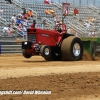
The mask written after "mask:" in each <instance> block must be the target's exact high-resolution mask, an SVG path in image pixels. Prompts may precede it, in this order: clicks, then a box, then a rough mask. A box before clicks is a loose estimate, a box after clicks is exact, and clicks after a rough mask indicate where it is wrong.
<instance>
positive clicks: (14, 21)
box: [11, 14, 16, 26]
mask: <svg viewBox="0 0 100 100" xmlns="http://www.w3.org/2000/svg"><path fill="white" fill-rule="evenodd" d="M11 23H12V25H13V26H14V25H15V24H16V15H15V14H13V15H12V17H11Z"/></svg>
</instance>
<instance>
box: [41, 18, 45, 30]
mask: <svg viewBox="0 0 100 100" xmlns="http://www.w3.org/2000/svg"><path fill="white" fill-rule="evenodd" d="M45 24H46V20H45V19H44V20H43V21H42V23H41V27H42V29H44V26H45Z"/></svg>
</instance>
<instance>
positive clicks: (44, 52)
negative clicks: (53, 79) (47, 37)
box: [40, 45, 62, 61]
mask: <svg viewBox="0 0 100 100" xmlns="http://www.w3.org/2000/svg"><path fill="white" fill-rule="evenodd" d="M40 54H41V56H42V57H43V58H44V59H45V60H47V61H55V60H56V61H58V60H61V59H62V57H61V55H57V54H56V53H55V52H54V51H53V49H52V48H51V47H49V46H47V45H43V46H42V47H41V48H40Z"/></svg>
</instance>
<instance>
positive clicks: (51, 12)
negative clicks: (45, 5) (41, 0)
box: [49, 8, 55, 16]
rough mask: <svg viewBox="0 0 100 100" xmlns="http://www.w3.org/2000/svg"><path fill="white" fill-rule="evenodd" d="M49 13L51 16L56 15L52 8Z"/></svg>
mask: <svg viewBox="0 0 100 100" xmlns="http://www.w3.org/2000/svg"><path fill="white" fill-rule="evenodd" d="M49 12H50V14H51V15H52V16H53V15H54V14H55V11H54V10H53V9H52V8H50V10H49Z"/></svg>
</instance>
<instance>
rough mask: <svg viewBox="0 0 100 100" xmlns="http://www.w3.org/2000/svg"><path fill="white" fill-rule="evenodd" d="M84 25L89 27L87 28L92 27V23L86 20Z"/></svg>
mask: <svg viewBox="0 0 100 100" xmlns="http://www.w3.org/2000/svg"><path fill="white" fill-rule="evenodd" d="M84 26H85V27H86V28H87V30H88V29H90V27H91V25H90V23H89V22H88V21H86V22H85V24H84Z"/></svg>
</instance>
